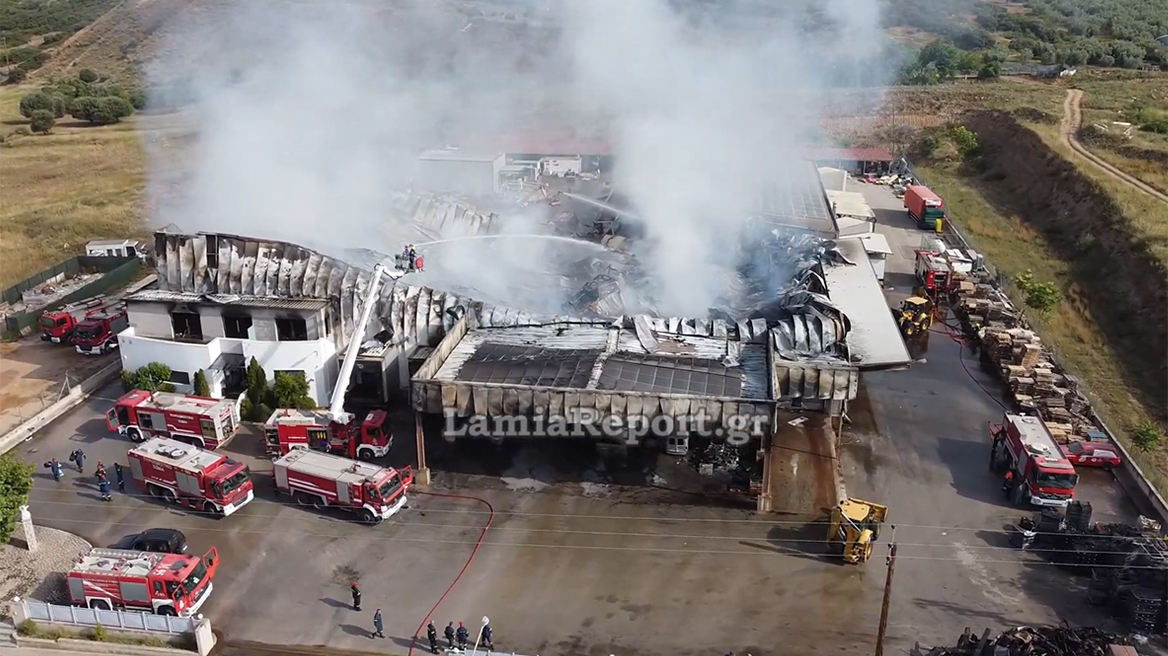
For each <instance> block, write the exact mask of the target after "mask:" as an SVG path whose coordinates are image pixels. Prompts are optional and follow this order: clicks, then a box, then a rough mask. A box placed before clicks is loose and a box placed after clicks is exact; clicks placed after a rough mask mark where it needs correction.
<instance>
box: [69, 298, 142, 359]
mask: <svg viewBox="0 0 1168 656" xmlns="http://www.w3.org/2000/svg"><path fill="white" fill-rule="evenodd" d="M129 325H130V320H129V319H128V318H127V317H126V306H125V305H121V306H115V307H112V308H109V309H107V310H105V311H103V312H99V313H97V314H91V315H89V316H88V317H86V318H85V321H82V322H81V323H79V324H77V327H76V328H74V329H73V346H74V348H76V349H77V352H78V353H80V354H82V355H102V354H104V353H107V352H109V351H112V350H113V349H116V348H117V347H118V333H120V332H122V331H123V330H125V329H126V327H127V326H129Z"/></svg>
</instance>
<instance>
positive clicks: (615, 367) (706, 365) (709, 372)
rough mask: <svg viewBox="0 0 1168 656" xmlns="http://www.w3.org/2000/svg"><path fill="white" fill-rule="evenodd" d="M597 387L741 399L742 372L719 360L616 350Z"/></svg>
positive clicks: (625, 390)
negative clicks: (727, 366) (619, 351)
mask: <svg viewBox="0 0 1168 656" xmlns="http://www.w3.org/2000/svg"><path fill="white" fill-rule="evenodd" d="M596 388H597V389H600V390H604V391H612V392H641V393H647V394H686V395H692V396H716V397H722V398H741V397H742V375H741V372H738V371H734V370H732V369H728V368H726V366H725V365H723V364H722V363H721V362H718V361H716V360H704V359H700V358H693V357H661V356H652V355H638V354H631V353H629V354H626V353H617V354H614V355H612V356H610V357H609V358H608V360H606V361H605V363H604V369H603V370H602V371H601V374H600V380H599V381H598V382H597V385H596Z"/></svg>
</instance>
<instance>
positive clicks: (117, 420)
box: [105, 390, 243, 449]
mask: <svg viewBox="0 0 1168 656" xmlns="http://www.w3.org/2000/svg"><path fill="white" fill-rule="evenodd" d="M242 398H243V397H240V399H242ZM239 403H240V401H239V400H235V401H233V400H231V399H208V398H204V397H201V396H194V395H192V394H176V393H174V392H147V391H146V390H133V391H132V392H128V393H127V394H126V395H125V396H123V397H122V398H120V399H118V402H117V404H115V405H114V407H112V408H110V409H109V411H108V412H106V413H105V421H106V424H107V425H108V426H109V429H110V430H116V431H118V432H119V433H121V434H122V435H125V436H126V437H128V438H130V439H131V440H133V441H135V442H141V441H143V440H147V439H150V438H152V437H172V438H174V439H176V440H180V441H183V442H188V443H190V444H194V445H195V446H198V447H201V448H204V449H218V448H219V447H221V446H223V445H225V444H227V443H228V442H230V441H231V438H233V437H235V434H236V433H238V432H239Z"/></svg>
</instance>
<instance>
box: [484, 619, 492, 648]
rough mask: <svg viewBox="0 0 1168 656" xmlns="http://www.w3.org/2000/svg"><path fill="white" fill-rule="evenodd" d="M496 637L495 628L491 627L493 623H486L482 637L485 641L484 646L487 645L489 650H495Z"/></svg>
mask: <svg viewBox="0 0 1168 656" xmlns="http://www.w3.org/2000/svg"><path fill="white" fill-rule="evenodd" d="M494 637H495V631H494V630H493V629H491V625H490V624H489V623H488V624H484V625H483V632H482V638H483V640H482V642H483V647H486V649H487V651H494V649H495V643H494V641H493V640H492V639H493V638H494Z"/></svg>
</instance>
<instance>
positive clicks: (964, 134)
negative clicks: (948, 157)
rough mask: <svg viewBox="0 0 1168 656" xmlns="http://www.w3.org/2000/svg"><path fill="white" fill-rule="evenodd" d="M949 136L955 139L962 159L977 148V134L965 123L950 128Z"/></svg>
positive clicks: (954, 142)
mask: <svg viewBox="0 0 1168 656" xmlns="http://www.w3.org/2000/svg"><path fill="white" fill-rule="evenodd" d="M948 136H949V138H950V139H951V140H952V141H953V145H955V146H957V152H958V153H959V154H960V155H961V158H962V159H964V158H965V157H967V156H968V155H969V154H970V153H972V152H973V151H975V150H977V135H976V134H974V133H973V132H972V131H971V130H970V129H969V128H967V127H965V126H964V125H954V126H953V127H951V128H949V130H948Z"/></svg>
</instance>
